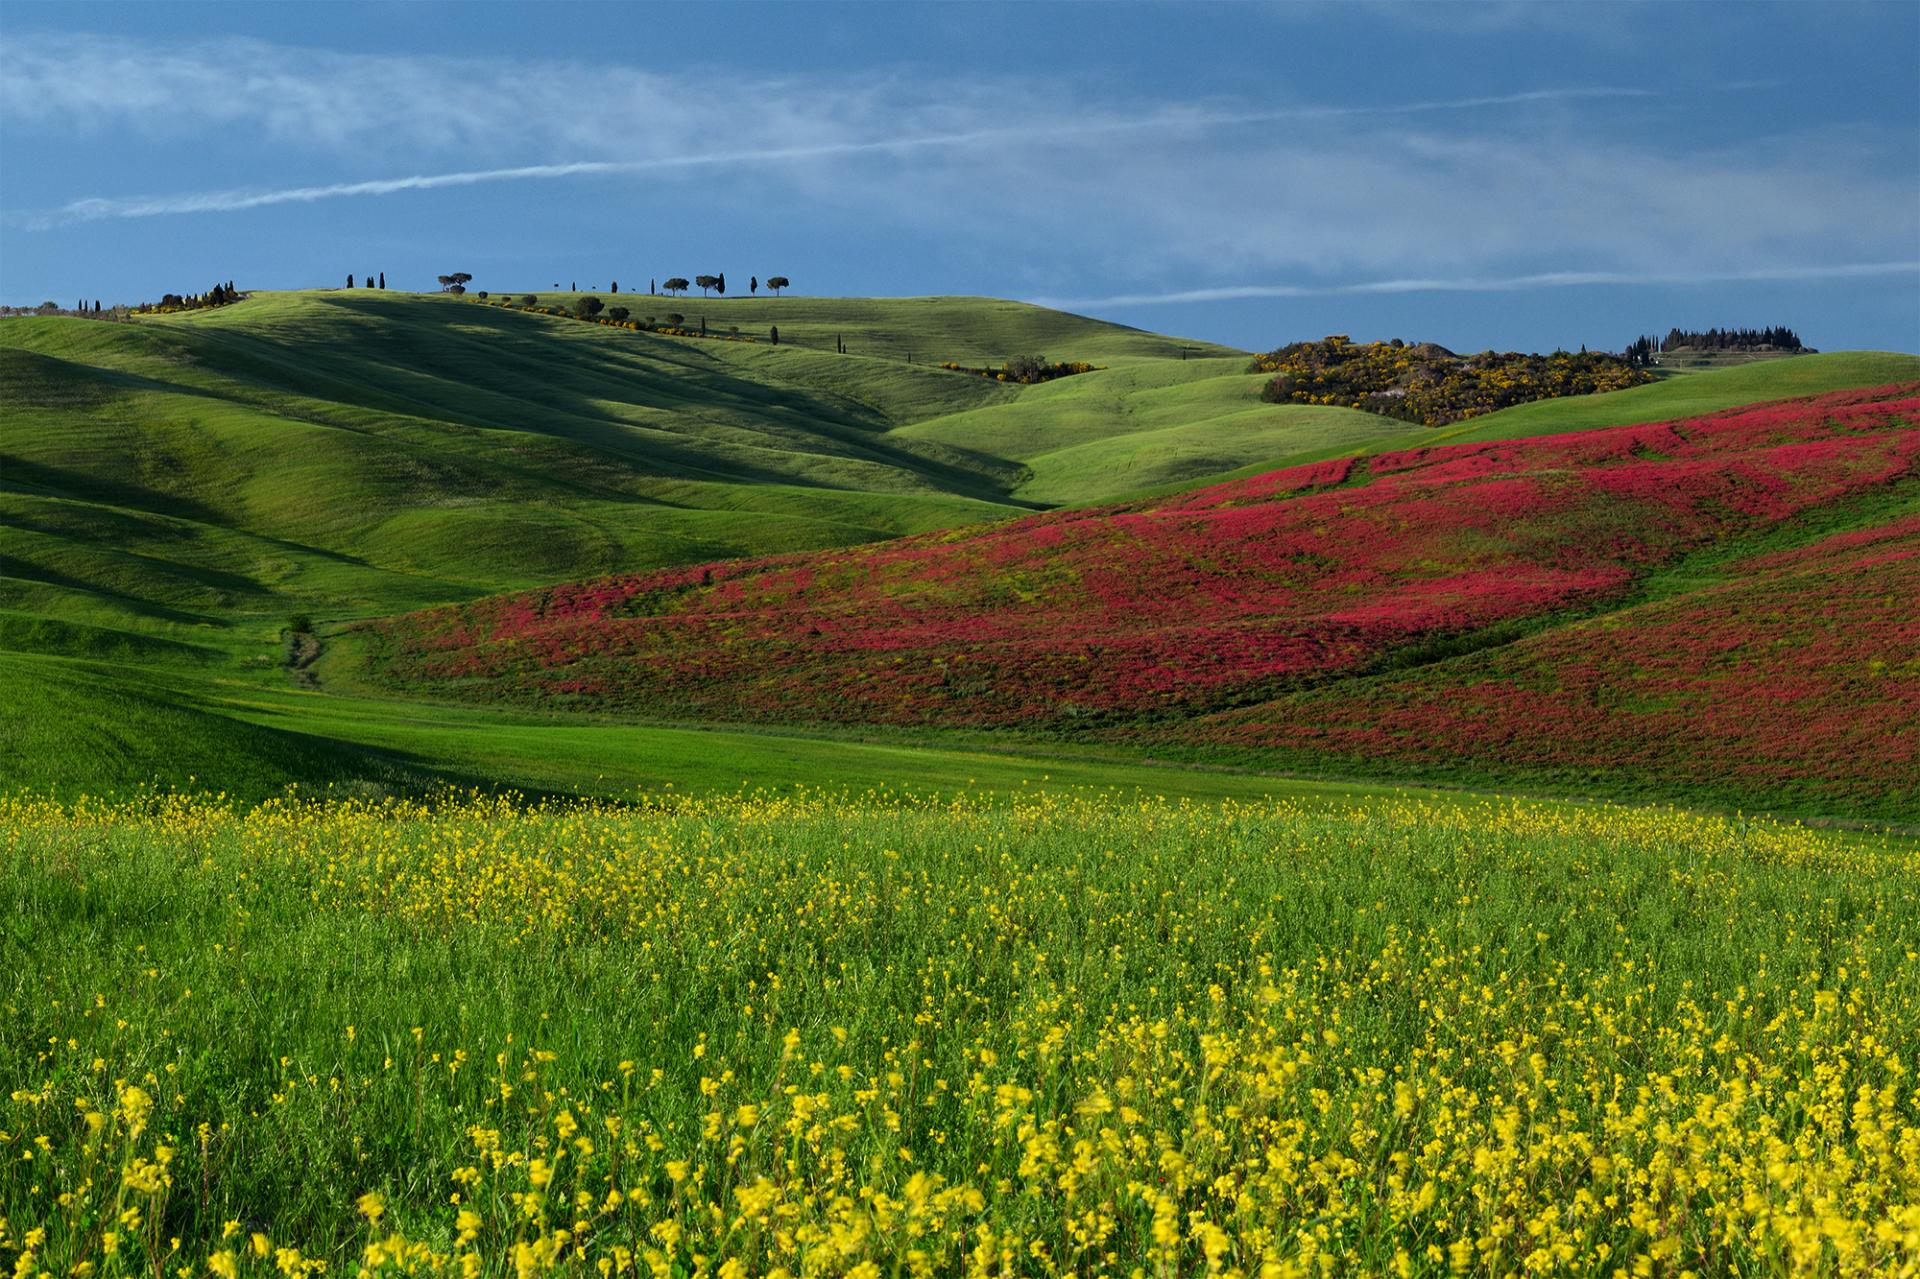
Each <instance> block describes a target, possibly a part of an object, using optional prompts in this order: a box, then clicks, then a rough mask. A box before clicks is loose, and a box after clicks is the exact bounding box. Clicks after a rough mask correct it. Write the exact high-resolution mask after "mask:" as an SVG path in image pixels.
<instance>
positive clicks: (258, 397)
mask: <svg viewBox="0 0 1920 1279" xmlns="http://www.w3.org/2000/svg"><path fill="white" fill-rule="evenodd" d="M727 305H728V306H729V307H733V306H736V305H737V306H738V307H739V308H740V309H739V311H737V312H731V313H730V314H735V315H740V316H742V317H745V315H746V313H747V312H748V311H754V313H755V314H762V313H767V312H768V311H769V309H771V310H772V311H778V312H780V313H781V319H783V320H784V321H785V322H786V324H787V325H788V327H789V328H790V329H793V330H795V331H796V332H797V333H800V334H805V333H809V332H817V331H820V328H821V326H825V325H828V324H832V325H833V326H835V327H836V329H837V330H838V331H842V332H847V333H852V334H866V335H869V336H870V337H871V339H872V341H873V344H874V345H876V346H878V345H880V344H881V342H882V341H883V340H884V341H885V342H893V341H901V342H909V341H910V342H914V343H918V344H920V346H921V347H922V348H923V349H924V348H935V349H939V350H941V351H942V353H943V354H952V355H954V356H957V357H959V358H963V359H976V360H984V359H987V358H990V357H992V356H994V355H996V354H998V355H1000V356H1001V358H1004V356H1005V355H1007V354H1012V353H1017V352H1019V351H1022V350H1026V349H1029V348H1030V347H1031V346H1033V345H1034V344H1035V343H1045V344H1046V345H1047V346H1049V347H1050V348H1051V349H1052V350H1054V351H1058V352H1061V353H1062V355H1063V356H1072V357H1073V358H1092V359H1100V360H1112V361H1115V362H1118V363H1122V364H1124V363H1125V362H1127V361H1133V362H1134V365H1135V366H1145V367H1148V368H1160V369H1165V370H1171V371H1175V372H1178V371H1180V370H1181V369H1182V368H1183V366H1182V365H1181V364H1180V362H1179V361H1178V360H1177V359H1173V360H1169V359H1167V358H1165V356H1166V355H1167V354H1169V353H1171V354H1173V355H1175V356H1177V355H1178V354H1179V344H1177V343H1174V342H1172V341H1171V340H1169V339H1164V338H1161V337H1158V336H1156V335H1151V334H1144V333H1140V332H1138V331H1137V330H1131V329H1124V328H1120V327H1118V326H1113V325H1106V324H1102V323H1100V322H1098V321H1093V320H1086V319H1083V318H1081V317H1077V316H1069V315H1065V314H1062V313H1059V312H1050V311H1043V310H1040V309H1038V308H1033V307H1023V306H1020V305H1018V304H1014V303H987V302H978V303H976V302H974V301H972V300H967V299H898V300H895V299H887V300H871V301H858V302H849V303H844V304H837V309H836V304H832V303H828V302H825V301H822V300H819V299H780V300H778V301H775V300H771V299H763V300H761V301H759V302H750V303H738V304H736V303H733V302H729V303H727ZM755 308H758V310H757V311H755ZM788 312H791V313H792V317H793V318H789V317H788V314H787V313H788ZM994 343H998V344H999V345H997V346H995V345H992V344H994ZM852 344H853V343H852V342H850V345H852ZM1209 349H1210V350H1214V351H1217V350H1218V348H1209ZM0 387H4V390H5V398H4V408H3V409H0V457H4V462H5V468H4V477H3V482H4V492H0V504H3V506H4V510H5V512H6V533H5V545H4V550H5V554H6V556H7V559H8V576H9V578H10V579H11V581H10V583H9V585H8V588H7V590H6V593H5V595H6V598H5V599H4V601H0V603H4V605H5V610H6V615H7V621H6V623H5V624H6V625H8V626H9V627H10V634H11V636H12V637H13V639H14V640H15V642H16V643H20V644H23V645H27V646H33V647H50V648H53V649H55V650H58V651H76V652H98V651H100V649H101V647H102V646H103V645H104V646H106V647H108V648H112V647H114V646H116V645H118V646H120V647H125V646H126V644H128V643H132V641H124V640H123V639H122V637H124V636H126V635H130V634H131V635H146V636H150V637H158V638H161V639H164V640H166V641H169V642H172V643H176V644H181V643H184V644H194V645H205V644H208V643H214V644H218V643H220V642H221V640H220V636H221V634H222V633H223V632H226V631H228V630H230V629H231V628H233V627H234V626H242V627H250V630H249V631H248V635H247V638H246V640H245V643H246V644H249V645H257V644H258V643H259V642H260V640H261V636H262V634H263V633H264V634H265V636H266V637H267V639H268V640H269V641H270V640H271V636H272V634H273V632H274V630H275V629H277V626H278V624H279V623H280V622H281V621H282V620H283V619H284V618H285V616H286V615H287V614H289V613H292V612H307V613H313V614H317V615H320V616H325V617H351V616H366V615H370V614H380V613H386V612H391V611H394V610H396V609H401V608H406V607H411V606H416V605H419V604H423V603H428V602H432V601H436V600H449V599H460V598H467V597H471V596H473V595H477V594H483V593H487V592H490V591H497V590H501V589H506V588H509V587H512V586H515V585H532V584H538V583H543V582H549V581H555V580H560V579H564V578H568V577H577V576H581V575H583V574H589V573H593V572H600V571H612V570H616V569H626V568H637V567H647V566H657V565H665V564H675V563H687V562H695V561H702V560H710V559H716V558H724V557H728V556H734V555H744V554H764V553H769V552H780V551H792V550H804V549H813V548H818V547H824V546H834V545H845V544H849V543H856V542H861V541H870V540H874V539H876V538H885V537H892V536H897V535H899V534H902V533H909V532H918V531H925V530H928V529H933V528H942V527H949V526H953V525H959V524H966V523H971V522H976V521H979V520H982V519H991V518H997V517H1000V516H1004V515H1008V514H1016V513H1018V512H1020V511H1022V510H1026V509H1031V508H1032V506H1033V505H1034V502H1033V501H1032V500H1030V499H1027V498H1023V497H1020V496H1017V495H1016V490H1018V489H1019V488H1020V487H1021V486H1022V485H1023V484H1024V483H1025V482H1026V481H1027V479H1028V472H1027V470H1026V468H1025V467H1024V466H1023V465H1022V464H1021V463H1020V461H1019V460H1018V459H1017V458H1016V457H1014V456H1011V455H1008V454H1005V453H1002V452H995V451H994V447H995V446H994V444H993V442H991V441H984V442H983V440H981V439H973V438H969V436H968V435H967V433H966V432H964V431H956V432H953V433H951V434H950V435H949V436H948V437H946V438H933V437H928V438H921V437H918V436H915V435H912V434H908V433H904V432H901V431H900V430H899V429H898V428H900V427H902V426H905V425H908V424H911V423H914V422H918V421H922V420H927V419H937V418H942V417H946V416H950V415H952V414H954V413H956V412H960V411H964V410H970V409H979V408H982V407H987V406H992V405H996V404H997V405H1003V406H1011V405H1013V404H1016V403H1017V402H1018V401H1019V400H1020V399H1021V398H1022V397H1023V396H1024V395H1026V394H1028V393H1030V392H1032V391H1035V390H1043V389H1047V388H1021V387H1008V386H1004V385H1001V384H997V383H992V382H988V381H984V380H982V379H979V378H975V377H968V376H963V375H959V374H954V373H949V372H946V371H943V370H937V369H932V368H928V367H923V366H917V365H909V364H907V363H906V362H905V361H904V360H899V359H891V358H888V359H882V358H877V357H865V356H861V355H858V354H855V355H846V356H842V355H835V354H831V353H826V352H822V351H819V350H809V349H804V348H800V347H797V346H794V345H791V344H783V345H782V346H781V347H780V348H778V349H774V348H772V347H769V346H764V345H748V344H736V343H727V342H714V341H698V340H693V339H676V338H670V337H663V336H658V335H653V334H636V333H631V332H627V331H624V330H615V329H610V328H605V327H601V326H596V325H588V324H581V323H578V322H575V321H571V320H566V319H560V318H555V317H547V316H539V315H526V314H520V313H514V312H506V311H502V310H500V309H497V308H490V307H486V306H481V305H478V304H476V303H475V302H474V301H472V300H467V301H460V300H456V299H453V298H445V297H418V296H412V295H399V294H383V293H377V292H370V291H369V292H357V293H310V294H285V295H269V296H261V297H256V298H254V299H250V300H248V301H246V302H242V303H240V304H237V305H234V306H229V307H225V308H220V309H218V310H213V311H205V312H189V313H184V314H179V315H173V316H163V317H153V318H149V319H143V320H141V321H139V322H137V323H134V324H128V325H110V324H101V323H93V322H86V321H75V320H68V319H58V318H50V319H39V318H28V319H22V320H13V321H9V322H7V323H6V324H5V325H4V326H0ZM1125 425H1126V424H1125V423H1116V427H1124V426H1125ZM1083 484H1090V485H1091V486H1092V487H1094V488H1098V484H1099V481H1098V479H1097V477H1093V478H1089V479H1086V480H1083ZM48 620H53V621H57V622H59V623H61V624H63V625H61V626H50V625H45V624H43V623H44V622H46V621H48ZM76 627H78V628H82V629H80V630H76V629H74V628H76Z"/></svg>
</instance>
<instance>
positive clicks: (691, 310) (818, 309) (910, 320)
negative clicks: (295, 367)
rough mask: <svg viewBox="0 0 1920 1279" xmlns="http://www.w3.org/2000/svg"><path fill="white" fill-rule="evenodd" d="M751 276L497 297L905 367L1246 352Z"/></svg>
mask: <svg viewBox="0 0 1920 1279" xmlns="http://www.w3.org/2000/svg"><path fill="white" fill-rule="evenodd" d="M744 285H745V282H744V281H740V282H739V283H738V284H737V285H736V291H735V292H734V293H729V294H728V295H727V296H725V297H705V298H703V297H701V296H700V294H699V292H698V291H697V290H696V291H694V292H693V293H692V295H691V296H686V297H672V298H670V297H664V296H657V297H655V296H648V295H647V294H645V293H638V294H636V293H633V292H631V290H630V289H629V290H628V291H626V292H622V293H619V294H614V293H609V292H607V291H606V290H604V289H600V290H590V289H581V290H579V291H578V292H574V291H566V292H561V291H558V290H537V289H536V290H531V291H529V290H514V291H512V292H505V293H499V294H495V295H494V296H493V300H494V301H499V300H501V299H502V298H510V299H513V300H515V301H518V300H519V299H521V298H524V297H526V296H527V294H528V292H532V294H533V295H534V296H535V297H538V298H539V299H540V304H541V305H542V306H558V307H562V308H567V309H571V308H572V306H573V303H574V301H575V299H577V298H581V297H585V296H588V295H589V294H591V295H592V296H594V297H597V298H599V299H600V300H601V301H603V302H605V303H606V304H607V305H608V306H624V307H626V308H627V309H628V310H630V311H632V312H633V314H634V317H635V318H637V319H646V318H647V317H649V316H652V317H654V318H656V319H658V320H660V321H661V322H662V323H664V322H665V318H666V316H668V315H669V314H678V315H684V316H685V317H686V318H687V322H688V323H689V324H692V325H698V324H699V322H700V320H701V319H702V318H704V319H705V320H706V322H707V328H708V330H709V331H710V332H714V333H724V332H726V331H727V330H729V329H735V328H737V329H739V330H740V332H741V333H742V334H743V335H744V336H747V337H752V338H756V339H765V338H766V337H767V335H768V333H767V331H768V329H769V328H771V327H773V326H775V325H777V326H779V329H780V342H781V345H783V346H788V345H792V346H803V347H809V348H817V349H821V350H826V351H832V350H833V349H834V347H835V344H836V342H838V343H843V344H844V345H845V346H846V348H847V351H848V352H849V353H850V354H853V355H863V356H871V357H873V358H876V359H884V360H895V361H899V362H902V363H905V362H906V359H907V357H908V356H909V355H911V356H912V357H913V359H914V361H915V362H916V363H921V364H937V363H939V362H940V361H942V360H953V361H955V362H956V363H959V364H966V365H972V366H975V367H981V366H987V365H997V364H999V363H1000V362H1001V361H1003V360H1007V359H1011V358H1012V357H1014V356H1016V355H1044V356H1046V357H1047V358H1049V359H1053V360H1086V361H1089V362H1090V363H1094V364H1123V363H1130V362H1136V361H1143V360H1155V361H1157V360H1172V361H1175V362H1178V361H1179V360H1180V359H1181V358H1183V356H1184V357H1186V358H1205V357H1208V356H1233V357H1235V358H1238V359H1241V360H1244V359H1246V357H1247V353H1246V352H1245V351H1236V350H1234V349H1233V348H1232V347H1226V346H1220V345H1219V344H1217V343H1213V342H1200V341H1196V340H1194V339H1191V338H1178V337H1169V336H1167V335H1166V334H1163V333H1149V332H1147V331H1146V330H1144V329H1135V328H1129V327H1127V326H1126V325H1122V324H1113V323H1110V322H1109V321H1106V320H1095V319H1090V318H1088V317H1087V316H1084V315H1074V314H1073V313H1071V312H1068V311H1054V310H1050V309H1048V308H1046V307H1039V306H1030V305H1028V304H1027V303H1025V302H1010V301H1008V300H1006V299H1005V298H969V297H918V298H834V297H805V296H793V295H789V296H785V297H778V298H775V297H768V296H766V295H765V294H762V295H760V296H758V297H752V296H740V295H739V292H740V290H741V289H743V288H744Z"/></svg>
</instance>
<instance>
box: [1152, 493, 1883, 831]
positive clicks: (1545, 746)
mask: <svg viewBox="0 0 1920 1279" xmlns="http://www.w3.org/2000/svg"><path fill="white" fill-rule="evenodd" d="M1718 568H1719V572H1718V573H1717V574H1716V576H1718V577H1720V578H1721V579H1722V580H1721V581H1719V582H1717V583H1714V584H1710V585H1705V586H1702V587H1701V588H1700V589H1697V590H1692V591H1688V592H1686V593H1683V594H1679V595H1676V596H1672V597H1669V598H1664V599H1658V600H1654V601H1650V602H1648V603H1645V604H1641V605H1637V606H1634V607H1630V608H1625V609H1621V610H1618V611H1614V612H1608V613H1605V614H1603V615H1601V616H1598V617H1593V618H1588V619H1583V620H1580V621H1576V622H1573V623H1571V624H1568V625H1564V626H1557V627H1553V628H1551V629H1547V630H1543V631H1540V632H1538V633H1536V634H1533V635H1530V636H1527V637H1525V638H1523V639H1521V640H1519V641H1518V642H1516V643H1513V644H1508V645H1503V646H1501V647H1498V648H1492V649H1488V650H1486V651H1484V652H1480V653H1475V654H1472V655H1470V656H1467V657H1463V658H1459V659H1455V660H1453V661H1448V662H1442V663H1437V664H1434V665H1431V666H1428V667H1424V668H1421V669H1418V670H1415V671H1409V672H1403V673H1396V674H1393V675H1387V676H1381V677H1377V678H1371V679H1357V680H1346V681H1342V682H1340V683H1339V684H1338V685H1335V686H1333V687H1331V688H1324V689H1316V690H1313V691H1311V692H1307V693H1302V694H1296V695H1293V696H1289V697H1286V698H1283V699H1280V700H1278V701H1274V702H1270V703H1267V704H1265V705H1262V706H1258V707H1252V708H1249V709H1245V710H1239V711H1232V712H1227V713H1224V714H1220V715H1214V716H1208V717H1204V718H1202V719H1199V720H1197V721H1193V722H1191V723H1188V724H1184V725H1181V726H1180V727H1178V728H1177V729H1175V730H1173V731H1172V732H1171V733H1170V734H1169V738H1170V739H1171V740H1176V741H1184V742H1188V743H1193V744H1204V745H1206V746H1209V747H1216V748H1217V747H1232V748H1239V749H1241V750H1243V751H1246V752H1249V753H1250V754H1252V755H1253V756H1255V757H1258V758H1261V759H1264V760H1267V761H1269V762H1292V763H1294V764H1299V765H1306V766H1309V767H1314V768H1319V769H1329V768H1331V769H1335V770H1337V769H1339V768H1340V767H1342V766H1346V767H1349V768H1371V769H1373V770H1375V771H1377V769H1378V766H1379V765H1380V764H1381V763H1383V762H1389V761H1390V762H1392V763H1395V764H1398V765H1401V766H1403V767H1404V768H1405V769H1406V770H1407V771H1408V773H1409V775H1419V776H1427V777H1434V776H1447V775H1457V776H1463V777H1473V778H1476V779H1478V778H1486V777H1489V776H1491V777H1506V778H1511V779H1519V780H1529V779H1532V780H1540V781H1546V782H1557V783H1562V784H1565V783H1574V784H1578V783H1582V782H1595V781H1599V782H1605V783H1608V784H1607V785H1604V786H1603V787H1602V789H1604V790H1606V791H1608V792H1610V793H1611V792H1618V791H1621V790H1626V789H1631V790H1640V791H1650V792H1653V793H1666V794H1671V795H1675V796H1678V795H1681V794H1684V793H1686V792H1689V791H1698V790H1706V791H1710V792H1713V793H1716V794H1719V795H1722V796H1726V797H1730V798H1738V799H1746V800H1749V801H1751V802H1753V803H1756V804H1764V805H1769V806H1783V807H1790V808H1809V809H1822V810H1827V811H1840V812H1847V813H1852V814H1855V815H1860V816H1872V815H1880V816H1889V817H1899V816H1904V817H1911V816H1914V815H1915V814H1916V813H1920V514H1911V513H1910V514H1907V515H1905V516H1904V517H1901V518H1897V519H1894V520H1892V521H1890V522H1889V523H1886V524H1884V525H1881V526H1879V527H1874V528H1867V529H1859V530H1853V531H1849V532H1845V533H1837V534H1831V535H1828V536H1826V537H1823V538H1820V539H1818V540H1816V541H1814V542H1812V543H1811V544H1809V545H1806V546H1803V547H1799V548H1796V549H1793V550H1790V551H1781V552H1774V553H1769V554H1763V555H1755V556H1751V557H1747V558H1744V559H1739V560H1734V561H1732V562H1730V563H1727V564H1725V565H1722V566H1718Z"/></svg>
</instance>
